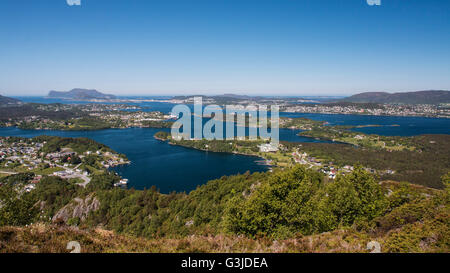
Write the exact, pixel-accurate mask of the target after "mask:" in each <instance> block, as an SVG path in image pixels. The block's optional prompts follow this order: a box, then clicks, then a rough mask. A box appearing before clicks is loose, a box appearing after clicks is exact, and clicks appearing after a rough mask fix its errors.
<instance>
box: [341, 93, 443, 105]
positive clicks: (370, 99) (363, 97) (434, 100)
mask: <svg viewBox="0 0 450 273" xmlns="http://www.w3.org/2000/svg"><path fill="white" fill-rule="evenodd" d="M339 102H358V103H361V102H363V103H396V104H439V103H450V91H444V90H429V91H416V92H404V93H387V92H366V93H361V94H357V95H353V96H350V97H347V98H344V99H341V100H339Z"/></svg>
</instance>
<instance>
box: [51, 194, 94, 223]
mask: <svg viewBox="0 0 450 273" xmlns="http://www.w3.org/2000/svg"><path fill="white" fill-rule="evenodd" d="M99 208H100V202H99V201H98V199H97V198H96V197H94V196H92V195H91V196H88V197H86V199H81V198H75V199H74V200H73V201H72V202H71V203H69V204H67V205H66V206H64V207H63V208H61V209H60V210H59V211H58V212H57V213H56V214H55V215H54V216H53V218H52V221H53V222H58V221H64V223H67V221H68V220H69V219H70V218H79V219H80V220H81V221H84V220H85V219H86V218H87V217H88V215H89V213H90V212H91V211H96V210H98V209H99Z"/></svg>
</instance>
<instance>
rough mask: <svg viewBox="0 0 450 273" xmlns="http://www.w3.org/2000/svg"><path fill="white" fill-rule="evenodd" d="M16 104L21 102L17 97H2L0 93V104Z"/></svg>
mask: <svg viewBox="0 0 450 273" xmlns="http://www.w3.org/2000/svg"><path fill="white" fill-rule="evenodd" d="M18 104H22V102H21V101H20V100H18V99H13V98H9V97H4V96H2V95H0V106H8V105H18Z"/></svg>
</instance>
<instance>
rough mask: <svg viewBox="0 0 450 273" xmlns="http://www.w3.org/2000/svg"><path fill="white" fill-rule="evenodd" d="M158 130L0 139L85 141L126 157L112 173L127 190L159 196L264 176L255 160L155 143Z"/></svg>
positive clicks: (6, 131)
mask: <svg viewBox="0 0 450 273" xmlns="http://www.w3.org/2000/svg"><path fill="white" fill-rule="evenodd" d="M158 131H160V129H153V128H142V129H140V128H130V129H108V130H101V131H87V132H81V131H76V132H71V131H48V130H45V131H41V130H21V129H17V128H0V135H1V136H20V137H34V136H38V135H43V134H45V135H53V136H62V137H88V138H92V139H94V140H96V141H98V142H100V143H103V144H105V145H108V146H109V147H111V148H112V149H114V150H115V151H117V152H119V153H124V154H126V155H127V157H128V159H130V160H131V161H132V164H131V165H125V166H120V167H116V168H115V169H114V170H115V171H116V172H118V173H119V174H120V175H122V176H123V177H125V178H128V179H129V180H130V181H129V182H130V184H129V185H130V187H134V188H136V189H143V188H150V187H151V186H152V185H156V186H157V187H158V188H159V189H160V190H161V192H163V193H168V192H171V191H178V192H181V191H187V192H188V191H191V190H193V189H195V188H196V187H197V186H198V185H201V184H204V183H206V182H207V181H208V180H211V179H216V178H220V177H221V176H223V175H232V174H237V173H244V172H246V171H247V170H249V171H250V172H264V171H267V170H268V167H267V166H264V165H260V164H259V162H258V161H260V160H261V159H259V158H257V157H249V156H242V155H232V154H222V153H211V152H203V151H197V150H194V149H188V148H184V147H179V146H172V145H168V144H167V143H163V142H160V141H157V140H155V139H154V138H153V135H154V134H155V133H156V132H158Z"/></svg>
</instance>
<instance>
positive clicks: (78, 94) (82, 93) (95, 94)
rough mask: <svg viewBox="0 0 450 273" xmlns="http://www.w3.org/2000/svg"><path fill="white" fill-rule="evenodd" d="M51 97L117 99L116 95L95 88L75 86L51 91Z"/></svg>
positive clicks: (49, 94) (49, 95)
mask: <svg viewBox="0 0 450 273" xmlns="http://www.w3.org/2000/svg"><path fill="white" fill-rule="evenodd" d="M48 97H49V98H60V99H73V100H91V99H106V100H109V99H115V98H116V96H114V95H109V94H103V93H101V92H99V91H97V90H95V89H81V88H75V89H72V90H70V91H67V92H65V91H50V92H49V93H48Z"/></svg>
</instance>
